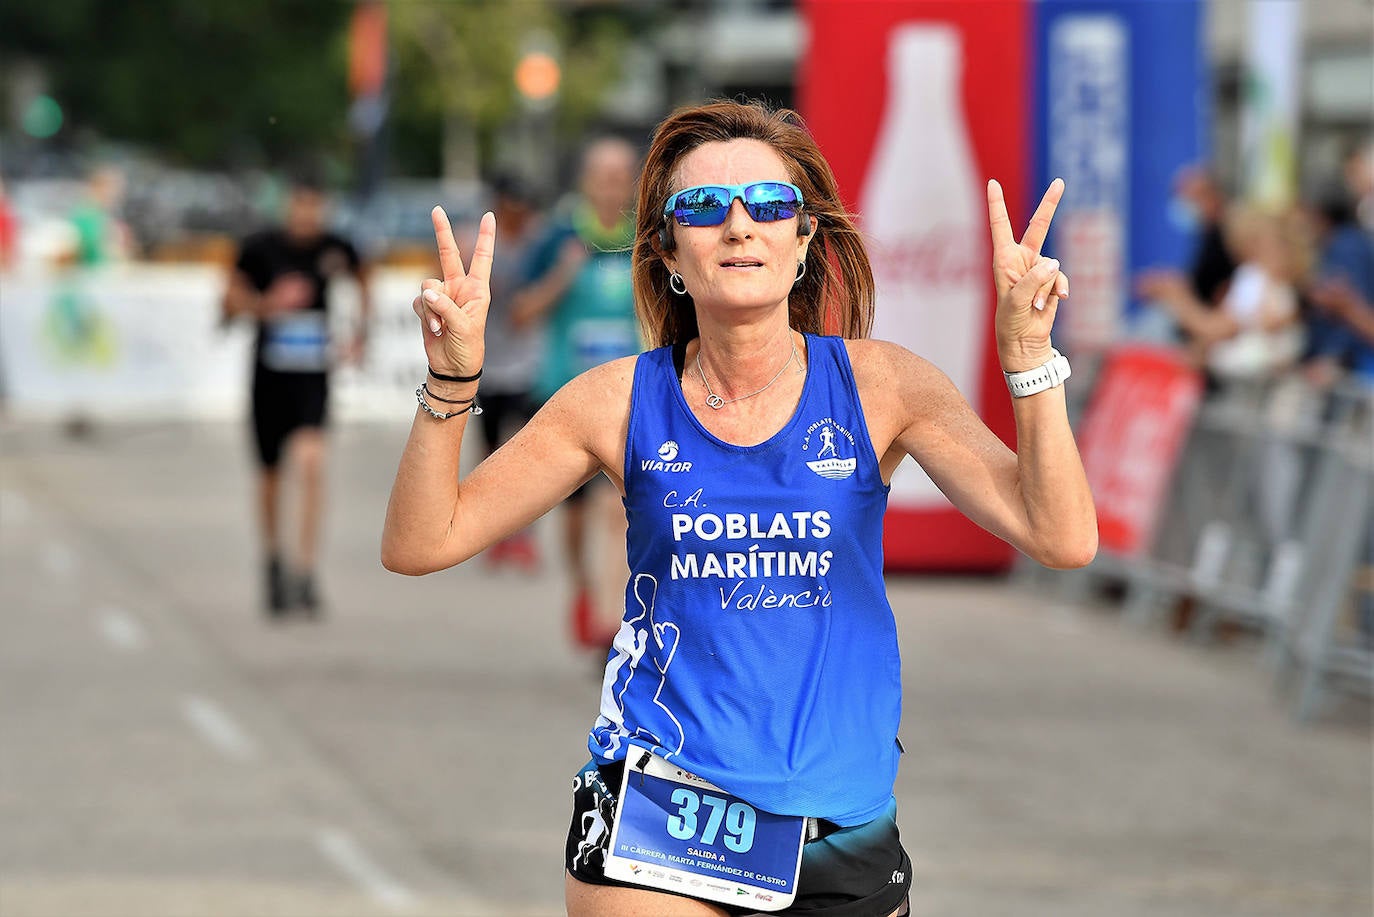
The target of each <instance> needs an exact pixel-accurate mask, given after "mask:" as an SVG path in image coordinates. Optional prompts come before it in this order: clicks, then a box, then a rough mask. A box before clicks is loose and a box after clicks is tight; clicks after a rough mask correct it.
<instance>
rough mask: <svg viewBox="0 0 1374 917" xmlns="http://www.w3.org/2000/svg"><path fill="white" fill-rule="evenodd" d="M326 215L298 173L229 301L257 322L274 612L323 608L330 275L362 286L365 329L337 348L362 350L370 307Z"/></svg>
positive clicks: (264, 516) (257, 420)
mask: <svg viewBox="0 0 1374 917" xmlns="http://www.w3.org/2000/svg"><path fill="white" fill-rule="evenodd" d="M324 217H325V198H324V194H323V191H322V190H321V188H320V187H319V186H317V185H316V184H314V183H313V182H311V181H308V180H301V179H298V180H296V181H295V182H294V183H293V185H292V187H291V189H290V192H289V195H288V198H287V205H286V218H285V221H284V223H283V225H282V226H281V227H280V228H276V229H269V230H266V231H264V232H260V233H257V234H255V235H252V236H249V237H248V238H247V239H245V240H244V241H243V244H242V246H241V247H240V250H239V254H238V258H237V260H236V262H235V264H234V270H233V272H232V273H231V276H230V279H229V284H228V288H227V290H226V292H225V295H224V301H223V310H224V315H225V317H226V318H235V317H238V316H249V317H251V318H254V319H256V320H257V325H258V333H257V342H256V344H255V345H254V359H253V363H254V366H253V392H252V401H253V410H252V417H253V430H254V433H255V436H256V442H257V449H258V458H259V461H260V470H259V474H258V512H259V523H260V526H261V531H262V539H263V546H264V548H265V551H266V555H267V559H266V579H267V612H268V614H269V615H271V616H273V617H280V616H282V615H285V614H286V613H287V612H288V611H290V610H291V609H292V608H293V607H294V608H299V609H301V610H303V611H305V612H306V613H307V614H310V615H314V614H317V613H318V611H319V596H318V593H317V591H316V587H315V578H314V567H315V555H316V546H317V543H318V533H319V520H320V517H321V511H322V508H323V502H324V501H323V478H324V474H323V472H324V446H325V440H324V435H323V429H324V424H325V417H326V408H327V401H328V393H329V367H330V363H331V360H332V358H333V357H334V356H335V354H333V353H331V350H330V342H329V321H328V312H327V304H328V300H327V297H326V290H327V287H328V284H329V281H330V280H331V279H332V278H334V277H338V276H339V275H340V274H343V273H349V274H352V275H353V276H354V278H356V279H357V281H358V285H359V288H360V292H361V310H360V323H359V325H358V331H357V333H356V334H355V335H354V337H353V339H352V341H350V342H349V343H348V344H347V345H346V346H345V347H344V348H342V349H341V350H340V351H339V353H338V354H337V355H338V356H341V357H343V358H344V359H346V360H350V361H358V360H361V359H362V355H363V347H364V344H365V341H366V328H367V317H368V315H369V313H370V311H371V302H370V298H369V290H368V283H367V270H366V267H365V265H364V264H363V263H362V261H361V259H360V258H359V257H358V252H357V250H356V249H355V248H354V247H353V245H352V244H351V243H350V242H349V241H348V240H346V239H344V238H342V237H341V236H338V235H335V234H333V233H329V232H326V231H325V229H324ZM288 443H289V445H290V450H289V452H290V456H291V459H292V461H294V462H295V463H296V464H297V465H298V467H299V470H300V477H301V483H302V487H303V490H304V493H303V495H302V496H303V499H302V513H301V517H302V518H301V531H300V541H299V544H298V546H297V549H296V551H295V552H294V557H293V558H292V560H293V562H294V568H295V572H294V575H293V573H292V571H291V570H290V569H288V566H287V563H286V560H285V558H284V556H283V551H282V540H281V536H280V531H279V529H280V526H279V523H278V520H279V513H278V506H279V503H280V500H279V496H280V474H279V468H280V463H281V458H282V456H283V453H284V452H285V451H286V446H287V445H288Z"/></svg>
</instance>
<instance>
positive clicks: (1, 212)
mask: <svg viewBox="0 0 1374 917" xmlns="http://www.w3.org/2000/svg"><path fill="white" fill-rule="evenodd" d="M18 257H19V218H18V217H17V216H16V215H15V213H14V208H13V207H12V206H11V205H10V199H9V196H8V195H6V194H5V182H4V181H3V180H0V271H7V270H9V269H10V268H12V267H14V263H15V261H16V260H18Z"/></svg>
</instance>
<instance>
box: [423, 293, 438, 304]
mask: <svg viewBox="0 0 1374 917" xmlns="http://www.w3.org/2000/svg"><path fill="white" fill-rule="evenodd" d="M422 295H423V296H424V298H425V302H438V301H439V294H438V293H436V292H434V291H433V290H425V292H424V293H423V294H422Z"/></svg>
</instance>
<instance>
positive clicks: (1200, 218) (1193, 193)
mask: <svg viewBox="0 0 1374 917" xmlns="http://www.w3.org/2000/svg"><path fill="white" fill-rule="evenodd" d="M1174 188H1175V201H1176V202H1177V204H1178V206H1179V207H1180V208H1181V209H1182V210H1183V212H1184V213H1186V214H1187V218H1188V221H1189V222H1190V223H1191V224H1192V225H1193V226H1194V227H1195V229H1196V230H1197V234H1198V244H1197V251H1196V252H1195V253H1194V255H1193V261H1192V264H1191V265H1189V268H1188V279H1189V280H1190V281H1191V283H1192V285H1193V295H1194V296H1196V297H1197V298H1198V299H1199V300H1200V301H1202V302H1203V303H1208V304H1211V305H1216V304H1217V303H1219V302H1220V301H1221V297H1222V295H1223V294H1224V293H1225V292H1226V287H1227V285H1228V284H1229V283H1230V282H1231V275H1232V274H1234V273H1235V271H1236V262H1235V259H1234V258H1233V257H1232V256H1231V251H1230V249H1229V248H1228V247H1227V245H1226V236H1225V233H1224V232H1223V230H1222V223H1223V221H1224V219H1225V216H1226V195H1225V194H1223V193H1222V190H1221V187H1220V186H1219V184H1218V183H1217V180H1216V178H1215V177H1213V175H1212V174H1211V173H1210V172H1209V171H1207V170H1206V169H1205V168H1203V167H1201V166H1189V167H1188V168H1186V169H1184V170H1182V171H1181V172H1180V173H1179V176H1178V179H1177V181H1176V182H1175V185H1174Z"/></svg>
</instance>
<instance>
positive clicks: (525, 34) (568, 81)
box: [390, 0, 629, 179]
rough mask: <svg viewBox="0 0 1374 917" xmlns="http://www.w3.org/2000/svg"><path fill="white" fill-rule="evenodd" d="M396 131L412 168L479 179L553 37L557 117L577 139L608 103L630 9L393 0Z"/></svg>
mask: <svg viewBox="0 0 1374 917" xmlns="http://www.w3.org/2000/svg"><path fill="white" fill-rule="evenodd" d="M390 9H391V22H392V46H393V50H394V52H395V72H394V76H395V82H394V84H393V86H394V91H393V98H394V101H393V107H392V130H393V136H394V137H395V138H396V141H397V142H396V144H395V147H394V149H395V155H396V157H397V159H398V165H400V166H401V167H402V168H403V169H404V170H405V171H411V172H431V173H432V172H434V171H440V172H441V173H442V174H443V175H444V176H446V177H448V178H456V179H473V178H476V177H477V176H478V175H479V174H480V173H481V170H482V166H483V165H484V164H487V163H489V162H490V161H491V160H492V157H493V155H494V152H495V151H494V146H495V144H496V142H497V137H498V135H499V132H500V130H501V128H502V127H503V126H505V125H507V124H509V123H510V122H511V121H512V120H513V119H515V118H518V117H520V116H521V115H522V111H521V106H522V104H523V102H522V99H521V97H520V95H519V93H518V92H517V91H516V87H515V68H516V65H517V63H518V62H519V60H520V57H521V55H522V54H523V53H524V52H525V51H526V50H528V49H529V43H530V41H531V39H534V38H539V37H551V38H552V43H553V44H554V45H555V46H556V55H557V56H558V58H559V62H560V68H561V81H560V84H559V91H558V97H557V99H556V101H555V103H554V105H555V112H556V115H555V117H556V118H557V121H558V124H559V126H560V128H561V129H562V132H563V133H564V135H565V136H573V137H575V136H577V135H578V134H579V133H580V132H581V131H582V130H584V129H585V127H586V126H587V124H588V122H589V121H591V120H592V119H594V118H595V117H596V115H597V114H598V113H599V112H600V109H601V100H602V97H603V94H604V92H605V89H606V88H607V87H608V86H609V85H611V83H613V82H614V80H615V78H616V77H617V75H618V72H619V59H620V51H621V48H622V47H623V43H624V41H625V40H626V38H627V36H628V33H629V30H628V28H627V27H626V26H625V25H624V23H623V22H622V19H623V16H624V15H625V13H624V11H616V10H614V9H611V10H607V11H606V12H605V13H604V14H602V15H598V16H595V17H592V18H590V19H589V18H588V17H586V16H585V15H582V14H580V13H573V12H570V11H569V10H568V9H567V8H566V4H562V3H556V2H550V0H391V3H390Z"/></svg>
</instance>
